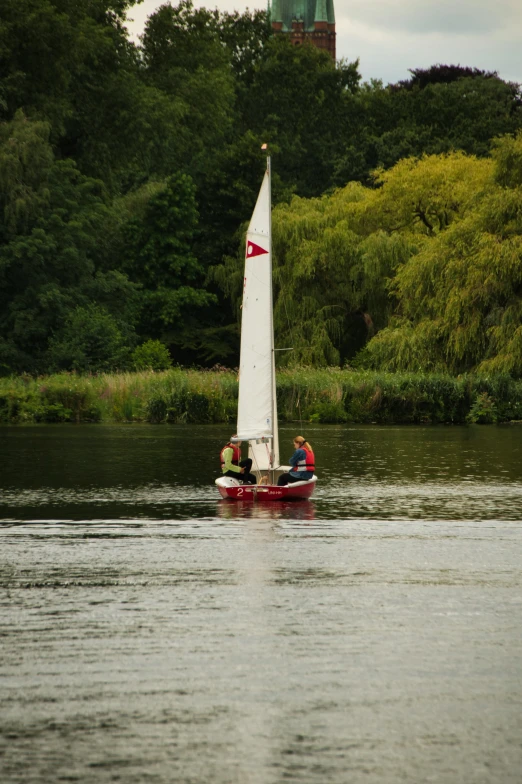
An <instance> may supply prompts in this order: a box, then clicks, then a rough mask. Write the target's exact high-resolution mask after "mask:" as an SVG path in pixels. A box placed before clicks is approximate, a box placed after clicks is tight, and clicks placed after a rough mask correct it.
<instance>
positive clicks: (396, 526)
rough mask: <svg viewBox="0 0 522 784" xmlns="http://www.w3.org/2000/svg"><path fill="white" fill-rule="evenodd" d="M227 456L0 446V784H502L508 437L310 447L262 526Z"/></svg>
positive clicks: (519, 701)
mask: <svg viewBox="0 0 522 784" xmlns="http://www.w3.org/2000/svg"><path fill="white" fill-rule="evenodd" d="M299 429H301V428H299ZM295 434H296V432H295V431H294V429H293V428H289V427H287V426H286V427H284V428H282V430H281V441H282V444H283V449H282V452H283V457H285V458H286V457H288V456H289V455H290V453H291V440H292V436H294V435H295ZM228 435H230V433H229V432H228V430H224V429H223V428H221V427H213V426H212V427H210V426H209V427H203V426H199V427H166V426H165V427H161V426H159V427H154V426H95V425H92V426H83V427H75V426H72V425H64V426H61V425H57V426H41V427H33V426H31V427H18V428H0V439H1V447H2V448H1V454H0V486H1V497H0V546H1V570H0V588H1V593H0V604H1V613H0V634H1V637H0V647H1V654H0V656H1V675H2V678H1V680H0V701H1V710H0V781H1V782H2V784H3V783H4V782H5V783H6V784H10V782H24V784H26V783H27V784H34V783H36V782H38V783H39V784H40V783H41V784H51V783H52V784H54V782H65V781H66V782H82V784H83V782H85V783H86V784H91V783H92V784H94V783H96V784H105V783H106V782H113V781H121V782H129V783H130V784H135V783H136V784H137V783H138V782H140V783H141V782H157V783H158V784H160V783H161V784H163V783H165V784H170V782H176V784H177V783H178V782H179V783H182V784H184V783H185V782H186V783H187V784H188V783H189V782H190V783H191V784H192V783H193V782H197V783H198V784H199V783H200V782H212V784H229V783H230V782H237V783H238V784H243V783H245V784H265V783H266V784H276V783H278V782H303V783H304V782H306V783H307V784H308V783H309V782H310V783H311V784H345V783H346V784H358V783H359V782H383V784H398V783H399V782H407V784H420V783H421V782H444V783H445V784H446V782H447V784H450V783H451V784H454V783H456V782H458V783H459V784H461V783H467V782H469V784H482V783H486V782H492V783H493V782H494V783H495V784H507V783H510V782H513V783H515V782H516V783H517V784H518V783H519V782H520V781H521V780H522V774H521V771H522V635H521V629H522V613H521V607H522V592H521V586H522V574H521V573H522V565H521V564H522V536H521V523H522V429H521V428H519V427H505V428H503V427H483V428H480V427H471V428H404V427H389V428H377V427H351V426H342V427H341V426H339V427H337V426H326V427H325V426H321V427H319V426H317V425H314V426H308V427H307V429H306V432H305V433H304V435H306V436H307V437H308V439H309V440H310V441H311V442H312V444H313V446H314V450H315V454H316V462H317V465H318V475H319V477H320V481H319V483H318V488H317V491H316V494H315V496H314V497H313V499H312V501H309V502H294V503H286V504H281V503H272V504H266V505H256V504H249V503H243V504H239V503H234V502H227V501H222V500H220V499H219V497H218V495H217V491H216V490H215V488H214V485H213V479H214V478H215V476H216V475H217V473H216V466H217V456H218V454H219V449H220V447H221V446H222V444H223V442H224V440H225V439H226V437H227V436H228ZM287 453H288V454H287Z"/></svg>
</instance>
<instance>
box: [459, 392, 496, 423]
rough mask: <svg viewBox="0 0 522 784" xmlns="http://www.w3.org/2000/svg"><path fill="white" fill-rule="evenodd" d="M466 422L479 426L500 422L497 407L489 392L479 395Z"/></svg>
mask: <svg viewBox="0 0 522 784" xmlns="http://www.w3.org/2000/svg"><path fill="white" fill-rule="evenodd" d="M466 420H467V421H468V422H471V423H473V424H475V423H476V424H479V425H492V424H495V422H497V421H498V413H497V406H496V404H495V401H494V400H493V398H492V397H490V396H489V395H488V393H487V392H482V393H481V394H479V395H477V397H476V398H475V402H474V403H473V405H472V406H471V409H470V412H469V414H468V416H467V417H466Z"/></svg>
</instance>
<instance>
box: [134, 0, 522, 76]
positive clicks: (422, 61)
mask: <svg viewBox="0 0 522 784" xmlns="http://www.w3.org/2000/svg"><path fill="white" fill-rule="evenodd" d="M163 4H164V0H163V1H162V0H144V2H142V3H141V4H140V5H138V6H135V7H134V8H131V9H130V11H129V13H128V16H129V18H131V19H133V20H134V21H133V22H129V23H128V25H127V27H128V28H129V32H130V33H131V36H132V37H133V38H135V39H136V38H137V37H138V36H139V35H140V33H141V32H142V31H143V27H144V24H145V21H146V19H147V18H148V17H149V16H150V15H151V14H152V13H153V12H154V10H155V9H156V8H158V7H159V6H160V5H163ZM172 4H173V5H176V4H177V3H176V2H173V3H172ZM194 5H195V6H196V7H200V6H205V7H207V8H219V10H220V11H234V10H237V11H239V12H243V11H245V10H246V9H247V8H250V9H255V8H266V0H265V1H263V0H257V2H256V0H250V1H249V2H242V1H241V0H208V2H200V1H199V0H194ZM334 7H335V18H336V32H337V59H338V60H340V59H341V58H343V59H345V60H347V61H349V62H351V61H353V60H355V59H357V58H359V62H360V65H359V71H360V73H361V74H362V77H363V80H364V81H369V80H370V79H382V81H383V82H384V84H387V83H388V82H398V81H399V80H401V79H407V78H408V77H409V73H408V69H409V68H428V67H429V66H430V65H435V64H437V63H444V64H446V65H463V66H470V67H474V68H481V69H483V70H486V71H497V72H498V74H499V76H500V77H501V78H502V79H505V80H506V81H513V82H520V83H522V0H334Z"/></svg>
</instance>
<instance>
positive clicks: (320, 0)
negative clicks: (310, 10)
mask: <svg viewBox="0 0 522 784" xmlns="http://www.w3.org/2000/svg"><path fill="white" fill-rule="evenodd" d="M326 6H327V3H326V0H317V2H316V4H315V17H314V22H327V21H328V10H327V7H326Z"/></svg>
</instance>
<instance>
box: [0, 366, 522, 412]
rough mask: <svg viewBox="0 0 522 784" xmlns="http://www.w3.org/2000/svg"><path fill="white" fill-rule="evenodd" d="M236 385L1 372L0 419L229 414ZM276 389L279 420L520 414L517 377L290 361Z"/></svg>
mask: <svg viewBox="0 0 522 784" xmlns="http://www.w3.org/2000/svg"><path fill="white" fill-rule="evenodd" d="M237 393H238V385H237V374H236V373H235V372H233V371H231V370H225V369H219V370H187V369H182V368H174V369H172V370H168V371H165V372H162V373H154V372H152V371H144V372H137V373H118V374H103V375H98V376H79V375H75V374H69V373H63V374H56V375H52V376H42V377H39V378H36V379H35V378H32V377H30V376H19V377H9V378H1V379H0V422H3V423H12V424H20V423H24V422H49V423H51V422H78V423H79V422H150V423H157V424H161V423H171V424H179V423H188V424H205V423H228V422H230V423H233V422H235V419H236V413H237ZM277 398H278V409H279V419H280V421H300V420H302V421H303V422H310V421H311V422H322V423H340V422H341V423H342V422H354V423H377V424H422V423H426V424H438V423H453V424H463V423H465V422H479V423H485V424H490V423H495V422H510V421H519V420H522V381H515V380H513V379H511V378H509V377H508V376H490V377H485V376H472V375H463V376H458V377H452V376H444V375H423V374H420V373H379V372H356V371H351V370H341V369H338V368H325V369H308V368H298V369H293V370H282V371H280V372H278V376H277Z"/></svg>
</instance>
